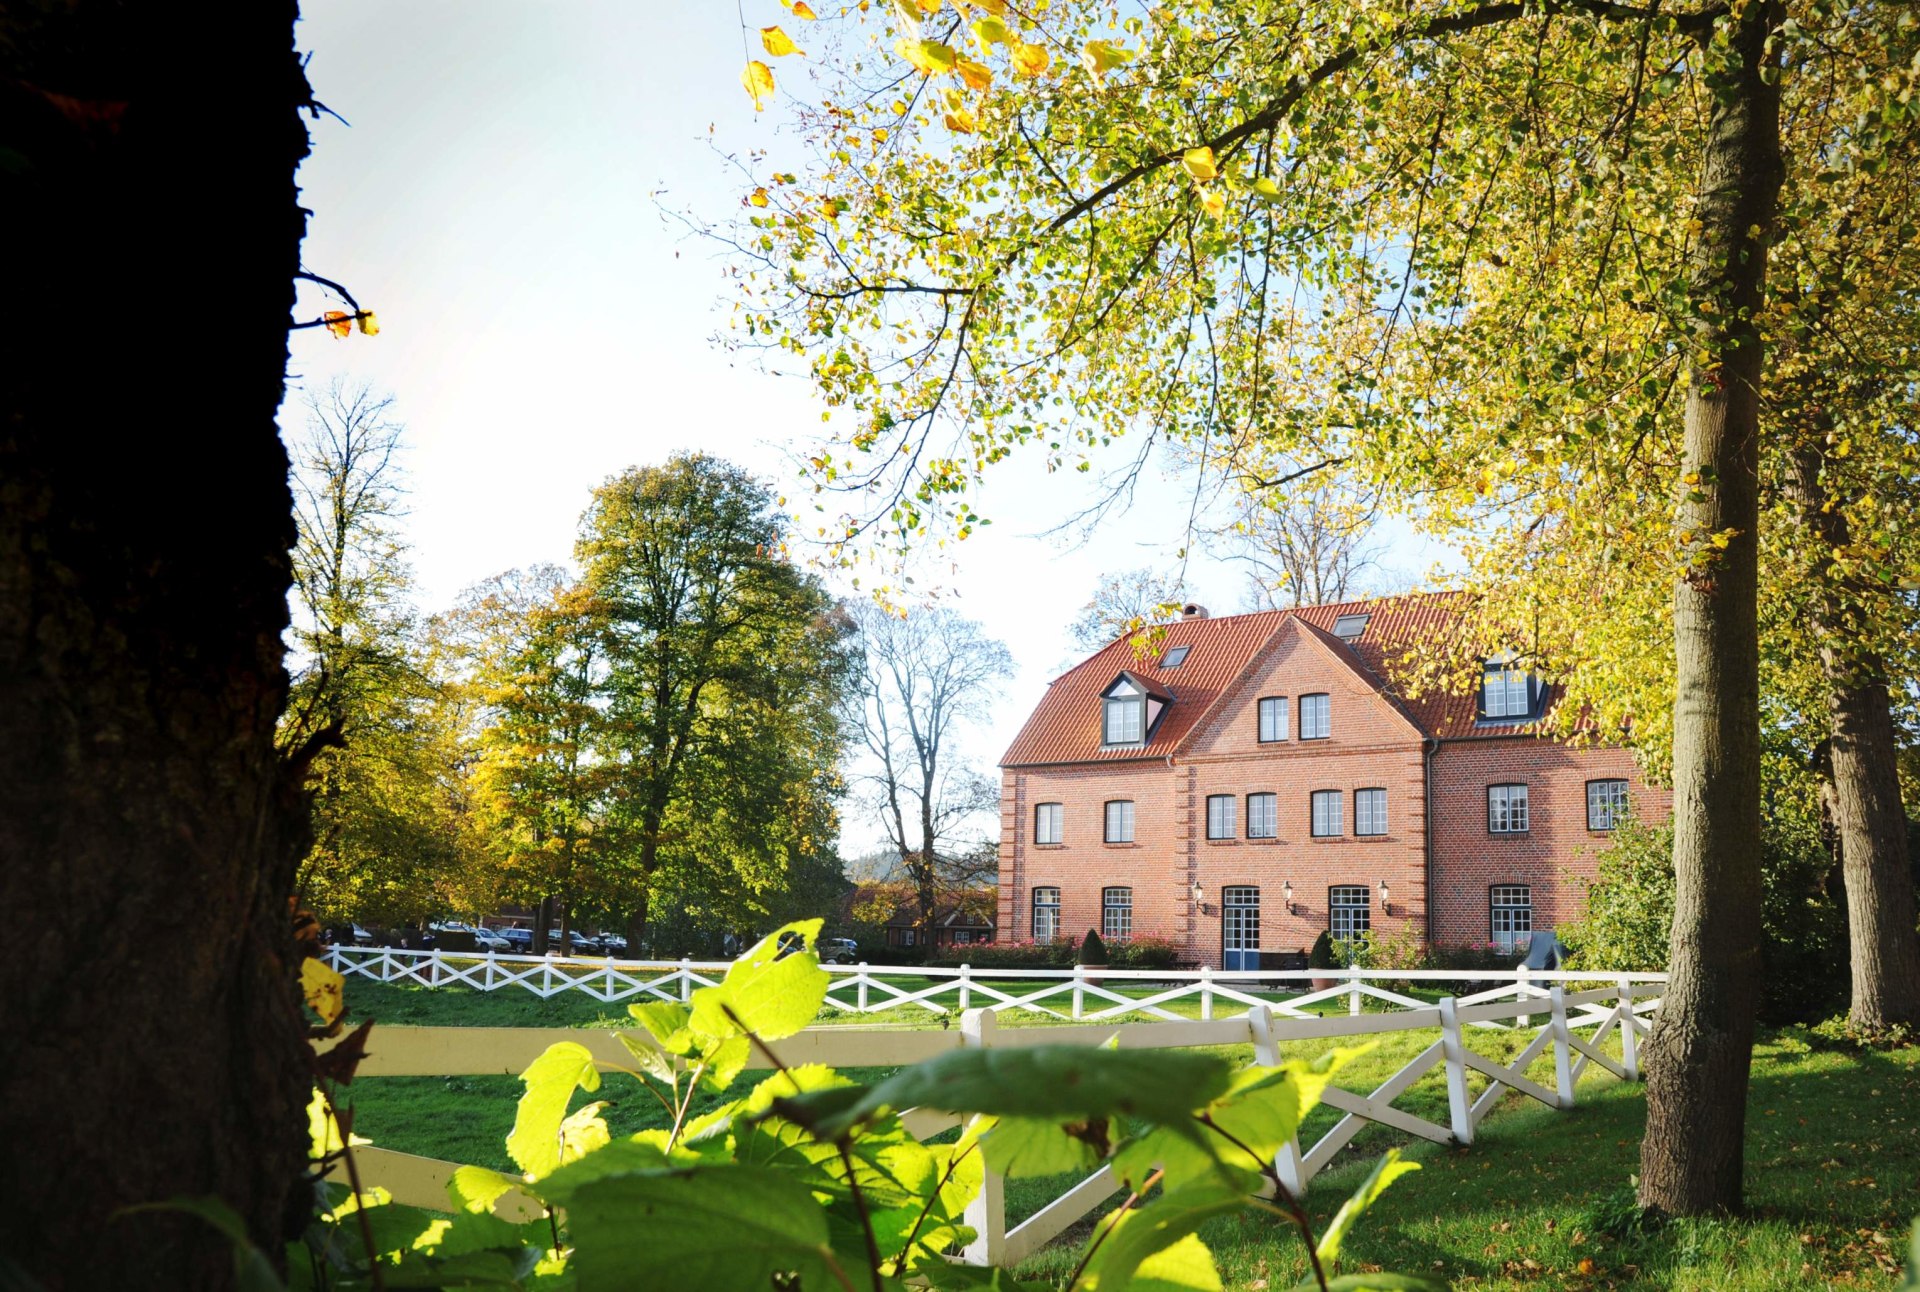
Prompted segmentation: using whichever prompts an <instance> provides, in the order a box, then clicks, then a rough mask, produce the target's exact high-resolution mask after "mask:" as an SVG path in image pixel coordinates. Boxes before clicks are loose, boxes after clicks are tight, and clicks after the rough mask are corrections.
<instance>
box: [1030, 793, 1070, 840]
mask: <svg viewBox="0 0 1920 1292" xmlns="http://www.w3.org/2000/svg"><path fill="white" fill-rule="evenodd" d="M1066 838H1067V805H1066V804H1064V803H1036V804H1034V805H1033V841H1034V842H1035V843H1064V842H1066Z"/></svg>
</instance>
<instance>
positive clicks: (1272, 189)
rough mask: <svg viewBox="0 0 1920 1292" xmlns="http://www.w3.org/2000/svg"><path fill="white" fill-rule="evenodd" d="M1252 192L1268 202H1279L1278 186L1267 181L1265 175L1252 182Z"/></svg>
mask: <svg viewBox="0 0 1920 1292" xmlns="http://www.w3.org/2000/svg"><path fill="white" fill-rule="evenodd" d="M1253 191H1254V192H1255V193H1258V194H1259V195H1260V196H1261V197H1264V198H1266V199H1267V200H1268V201H1269V202H1277V201H1279V200H1280V186H1279V185H1278V184H1276V183H1274V182H1273V181H1272V180H1270V179H1268V178H1267V177H1266V176H1265V175H1262V176H1261V177H1260V178H1259V179H1257V180H1255V181H1253Z"/></svg>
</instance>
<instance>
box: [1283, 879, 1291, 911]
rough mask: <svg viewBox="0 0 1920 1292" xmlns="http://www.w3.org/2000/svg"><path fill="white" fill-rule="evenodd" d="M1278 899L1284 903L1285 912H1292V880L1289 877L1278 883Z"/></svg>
mask: <svg viewBox="0 0 1920 1292" xmlns="http://www.w3.org/2000/svg"><path fill="white" fill-rule="evenodd" d="M1280 900H1281V901H1282V902H1283V903H1284V904H1285V905H1286V908H1287V914H1288V915H1292V914H1293V881H1292V880H1291V879H1289V880H1288V881H1287V882H1286V883H1284V884H1282V885H1280Z"/></svg>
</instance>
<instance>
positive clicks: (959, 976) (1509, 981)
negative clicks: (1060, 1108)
mask: <svg viewBox="0 0 1920 1292" xmlns="http://www.w3.org/2000/svg"><path fill="white" fill-rule="evenodd" d="M327 962H328V963H329V964H331V965H332V966H333V967H334V968H335V969H337V970H339V971H340V972H341V973H343V974H348V975H353V974H359V975H361V976H363V977H367V978H374V979H378V980H379V981H381V982H400V983H413V984H415V985H418V986H425V987H467V988H471V989H473V990H475V991H507V990H514V989H519V990H523V991H529V992H532V993H533V994H534V995H536V996H540V997H542V998H546V997H552V996H558V995H562V994H564V993H567V992H577V993H579V994H581V995H584V996H588V997H591V998H592V999H594V1000H599V1001H605V1002H607V1003H608V1004H614V1003H617V1002H620V1001H626V1000H636V999H649V998H652V999H659V1000H675V1001H681V1002H684V1001H686V1000H687V999H688V998H689V997H690V996H691V995H692V994H693V991H694V989H695V988H697V987H710V986H712V985H713V984H714V983H716V982H718V981H719V980H720V978H721V976H722V975H723V974H725V973H726V971H727V968H728V965H729V963H730V962H728V961H725V960H614V959H605V960H586V959H568V958H564V957H560V956H520V955H496V954H493V953H486V954H479V953H460V952H440V951H402V950H399V949H396V948H387V947H333V948H330V949H329V950H328V952H327ZM822 967H823V968H824V969H826V971H827V972H828V973H830V974H832V975H833V977H834V982H833V986H832V988H831V989H830V990H829V991H828V993H827V1004H829V1005H831V1006H833V1007H834V1008H836V1009H838V1010H841V1011H843V1012H845V1013H850V1014H877V1013H880V1012H882V1011H884V1010H889V1009H897V1008H900V1007H903V1006H905V1007H911V1008H913V1009H916V1010H924V1011H926V1012H928V1013H931V1014H936V1015H944V1014H956V1013H961V1014H963V1013H965V1012H966V1011H968V1010H970V1009H976V1008H982V1007H985V1008H992V1009H1024V1010H1030V1011H1032V1012H1033V1013H1036V1014H1043V1015H1047V1016H1050V1017H1052V1018H1057V1019H1060V1020H1062V1021H1063V1022H1064V1021H1066V1020H1068V1019H1072V1020H1074V1021H1079V1022H1090V1023H1100V1022H1106V1021H1109V1020H1112V1019H1118V1018H1123V1017H1125V1016H1127V1015H1129V1014H1135V1015H1141V1016H1144V1017H1147V1018H1158V1019H1164V1020H1166V1021H1168V1022H1182V1021H1186V1018H1187V1016H1186V1015H1184V1014H1180V1013H1176V1012H1174V1011H1173V1010H1171V1009H1168V1008H1166V1007H1167V1006H1168V1005H1170V1004H1172V1003H1174V1002H1175V1001H1182V1000H1197V1001H1198V1002H1199V1006H1200V1017H1201V1018H1202V1019H1211V1018H1212V1017H1214V1014H1215V1011H1216V1009H1217V1008H1218V1007H1219V1006H1220V1004H1221V1002H1226V1003H1227V1005H1228V1007H1229V1008H1231V1007H1232V1006H1235V1005H1237V1006H1241V1007H1244V1008H1247V1009H1251V1008H1253V1007H1254V1006H1257V1005H1265V1006H1268V1007H1270V1008H1271V1009H1273V1010H1274V1011H1275V1012H1277V1013H1279V1014H1283V1015H1286V1016H1288V1017H1293V1018H1314V1017H1318V1016H1319V1011H1315V1010H1311V1009H1310V1008H1309V1007H1310V1006H1313V1005H1320V1004H1323V1003H1326V1002H1329V1001H1335V1000H1338V999H1340V998H1341V997H1345V998H1346V1001H1347V1012H1348V1013H1350V1014H1359V1013H1361V1012H1362V1011H1363V1010H1364V1008H1365V1002H1366V1001H1367V1000H1369V999H1371V1000H1375V1001H1380V1002H1384V1003H1385V1004H1388V1005H1391V1006H1393V1007H1395V1008H1398V1009H1424V1008H1428V1007H1430V1006H1431V1005H1432V1004H1433V1002H1432V1001H1426V1000H1419V999H1416V998H1414V997H1412V996H1407V995H1404V994H1402V993H1400V992H1395V991H1390V990H1388V989H1387V988H1386V987H1385V986H1384V985H1383V984H1385V983H1390V982H1406V983H1415V984H1417V983H1422V982H1431V983H1435V984H1442V983H1444V984H1457V983H1461V982H1471V983H1473V984H1475V985H1479V984H1486V989H1485V990H1482V991H1480V992H1478V993H1477V994H1474V995H1470V996H1466V997H1462V998H1461V1002H1460V1003H1461V1004H1463V1005H1471V1004H1480V1003H1483V1002H1486V1001H1492V1000H1500V999H1505V998H1507V997H1512V998H1513V999H1516V1000H1519V1001H1521V1002H1523V1003H1524V1002H1525V1001H1527V1000H1529V999H1538V1000H1543V1001H1544V1000H1545V999H1546V998H1547V996H1548V988H1549V986H1550V985H1551V984H1553V983H1583V982H1585V983H1591V982H1609V983H1618V982H1627V983H1636V984H1640V985H1642V986H1650V985H1656V984H1660V983H1664V982H1665V981H1666V975H1665V974H1646V973H1639V974H1613V973H1578V972H1565V971H1561V972H1549V971H1543V970H1527V969H1475V970H1453V969H1290V970H1264V971H1256V970H1234V971H1226V970H1219V969H1178V970H1176V969H1104V968H1089V967H1087V966H1085V965H1078V966H1075V967H1074V968H1072V969H974V968H970V967H968V966H966V965H962V966H960V967H959V968H957V969H950V968H922V967H895V966H875V965H867V964H858V965H824V966H822ZM1315 980H1318V981H1321V982H1327V981H1331V982H1333V984H1334V985H1333V986H1331V987H1327V988H1325V989H1322V990H1310V989H1309V988H1310V987H1311V984H1312V982H1313V981H1315ZM1124 987H1132V988H1134V989H1135V990H1137V991H1144V992H1145V994H1144V995H1126V994H1123V993H1122V992H1121V991H1119V990H1116V989H1117V988H1124ZM1255 993H1261V994H1255ZM1283 995H1284V996H1285V998H1284V999H1282V998H1281V997H1282V996H1283ZM1530 1013H1531V1011H1525V1012H1523V1013H1521V1014H1520V1015H1518V1016H1517V1018H1518V1022H1517V1024H1508V1023H1493V1022H1486V1023H1482V1024H1480V1025H1481V1026H1489V1027H1502V1028H1504V1027H1508V1026H1519V1027H1528V1026H1530V1025H1531V1022H1530V1018H1529V1014H1530ZM1589 1013H1591V1011H1589ZM1583 1017H1584V1016H1583ZM1593 1017H1594V1018H1597V1017H1598V1015H1597V1014H1596V1015H1594V1016H1593ZM1586 1021H1592V1020H1591V1019H1585V1020H1584V1021H1582V1022H1577V1023H1575V1024H1574V1026H1576V1027H1580V1026H1585V1023H1586Z"/></svg>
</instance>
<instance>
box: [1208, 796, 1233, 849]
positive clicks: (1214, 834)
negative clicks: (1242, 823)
mask: <svg viewBox="0 0 1920 1292" xmlns="http://www.w3.org/2000/svg"><path fill="white" fill-rule="evenodd" d="M1234 816H1235V813H1234V801H1233V795H1231V794H1209V795H1207V838H1209V839H1232V838H1235V837H1236V835H1235V833H1234V832H1235V830H1237V829H1238V828H1239V822H1238V821H1236V820H1235V819H1234Z"/></svg>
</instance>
